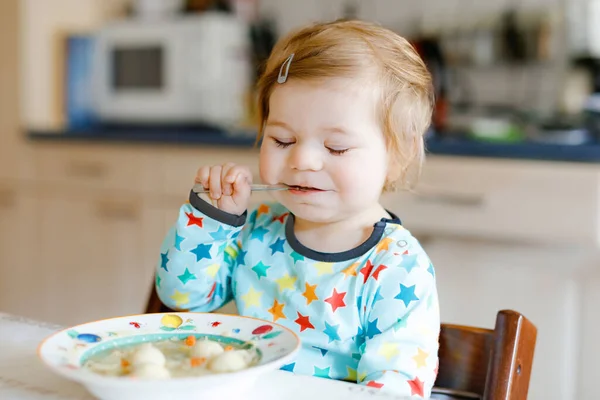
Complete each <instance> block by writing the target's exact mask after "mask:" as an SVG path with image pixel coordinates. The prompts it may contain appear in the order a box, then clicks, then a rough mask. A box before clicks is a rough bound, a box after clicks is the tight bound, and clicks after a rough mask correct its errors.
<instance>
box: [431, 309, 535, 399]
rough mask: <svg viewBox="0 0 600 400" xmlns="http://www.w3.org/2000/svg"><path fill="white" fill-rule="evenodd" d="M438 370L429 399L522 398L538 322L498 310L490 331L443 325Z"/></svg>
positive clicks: (527, 386)
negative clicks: (533, 322)
mask: <svg viewBox="0 0 600 400" xmlns="http://www.w3.org/2000/svg"><path fill="white" fill-rule="evenodd" d="M441 328H442V329H441V332H440V350H439V363H440V364H439V372H438V376H437V379H436V381H435V388H434V393H435V394H433V395H432V397H431V398H432V399H483V400H525V399H527V391H528V389H529V378H530V376H531V368H532V365H533V354H534V349H535V342H536V338H537V329H536V327H535V326H534V325H533V324H532V323H531V322H530V321H529V320H528V319H527V318H525V317H524V316H523V315H521V314H519V313H518V312H516V311H512V310H502V311H500V312H499V313H498V314H497V316H496V327H495V329H494V330H491V329H482V328H474V327H467V326H459V325H450V324H442V327H441Z"/></svg>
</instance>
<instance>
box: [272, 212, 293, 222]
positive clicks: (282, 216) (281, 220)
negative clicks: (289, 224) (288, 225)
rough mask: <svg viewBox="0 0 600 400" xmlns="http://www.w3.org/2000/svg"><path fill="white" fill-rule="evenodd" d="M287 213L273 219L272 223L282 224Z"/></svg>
mask: <svg viewBox="0 0 600 400" xmlns="http://www.w3.org/2000/svg"><path fill="white" fill-rule="evenodd" d="M288 214H289V213H285V214H281V215H280V216H279V217H273V219H272V221H273V222H275V221H279V222H281V223H282V224H283V220H284V219H285V217H287V216H288Z"/></svg>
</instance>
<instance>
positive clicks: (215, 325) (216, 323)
mask: <svg viewBox="0 0 600 400" xmlns="http://www.w3.org/2000/svg"><path fill="white" fill-rule="evenodd" d="M219 325H221V322H219V321H215V322H211V324H210V326H212V327H213V328H216V327H217V326H219Z"/></svg>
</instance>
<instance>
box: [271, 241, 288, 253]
mask: <svg viewBox="0 0 600 400" xmlns="http://www.w3.org/2000/svg"><path fill="white" fill-rule="evenodd" d="M284 243H285V240H283V239H282V238H278V239H277V240H276V241H275V243H273V244H272V245H270V246H269V247H270V248H271V255H273V254H275V253H277V252H278V251H280V252H282V253H283V252H284V251H283V244H284Z"/></svg>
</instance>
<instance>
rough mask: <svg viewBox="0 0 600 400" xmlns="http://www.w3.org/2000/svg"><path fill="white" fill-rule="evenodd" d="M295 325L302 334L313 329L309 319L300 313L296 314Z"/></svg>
mask: <svg viewBox="0 0 600 400" xmlns="http://www.w3.org/2000/svg"><path fill="white" fill-rule="evenodd" d="M294 322H295V323H297V324H298V325H300V332H302V331H303V330H305V329H308V328H310V329H315V327H314V326H313V324H311V323H310V319H309V318H308V316H306V317H305V316H304V315H302V314H300V313H298V319H297V320H295V321H294Z"/></svg>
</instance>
